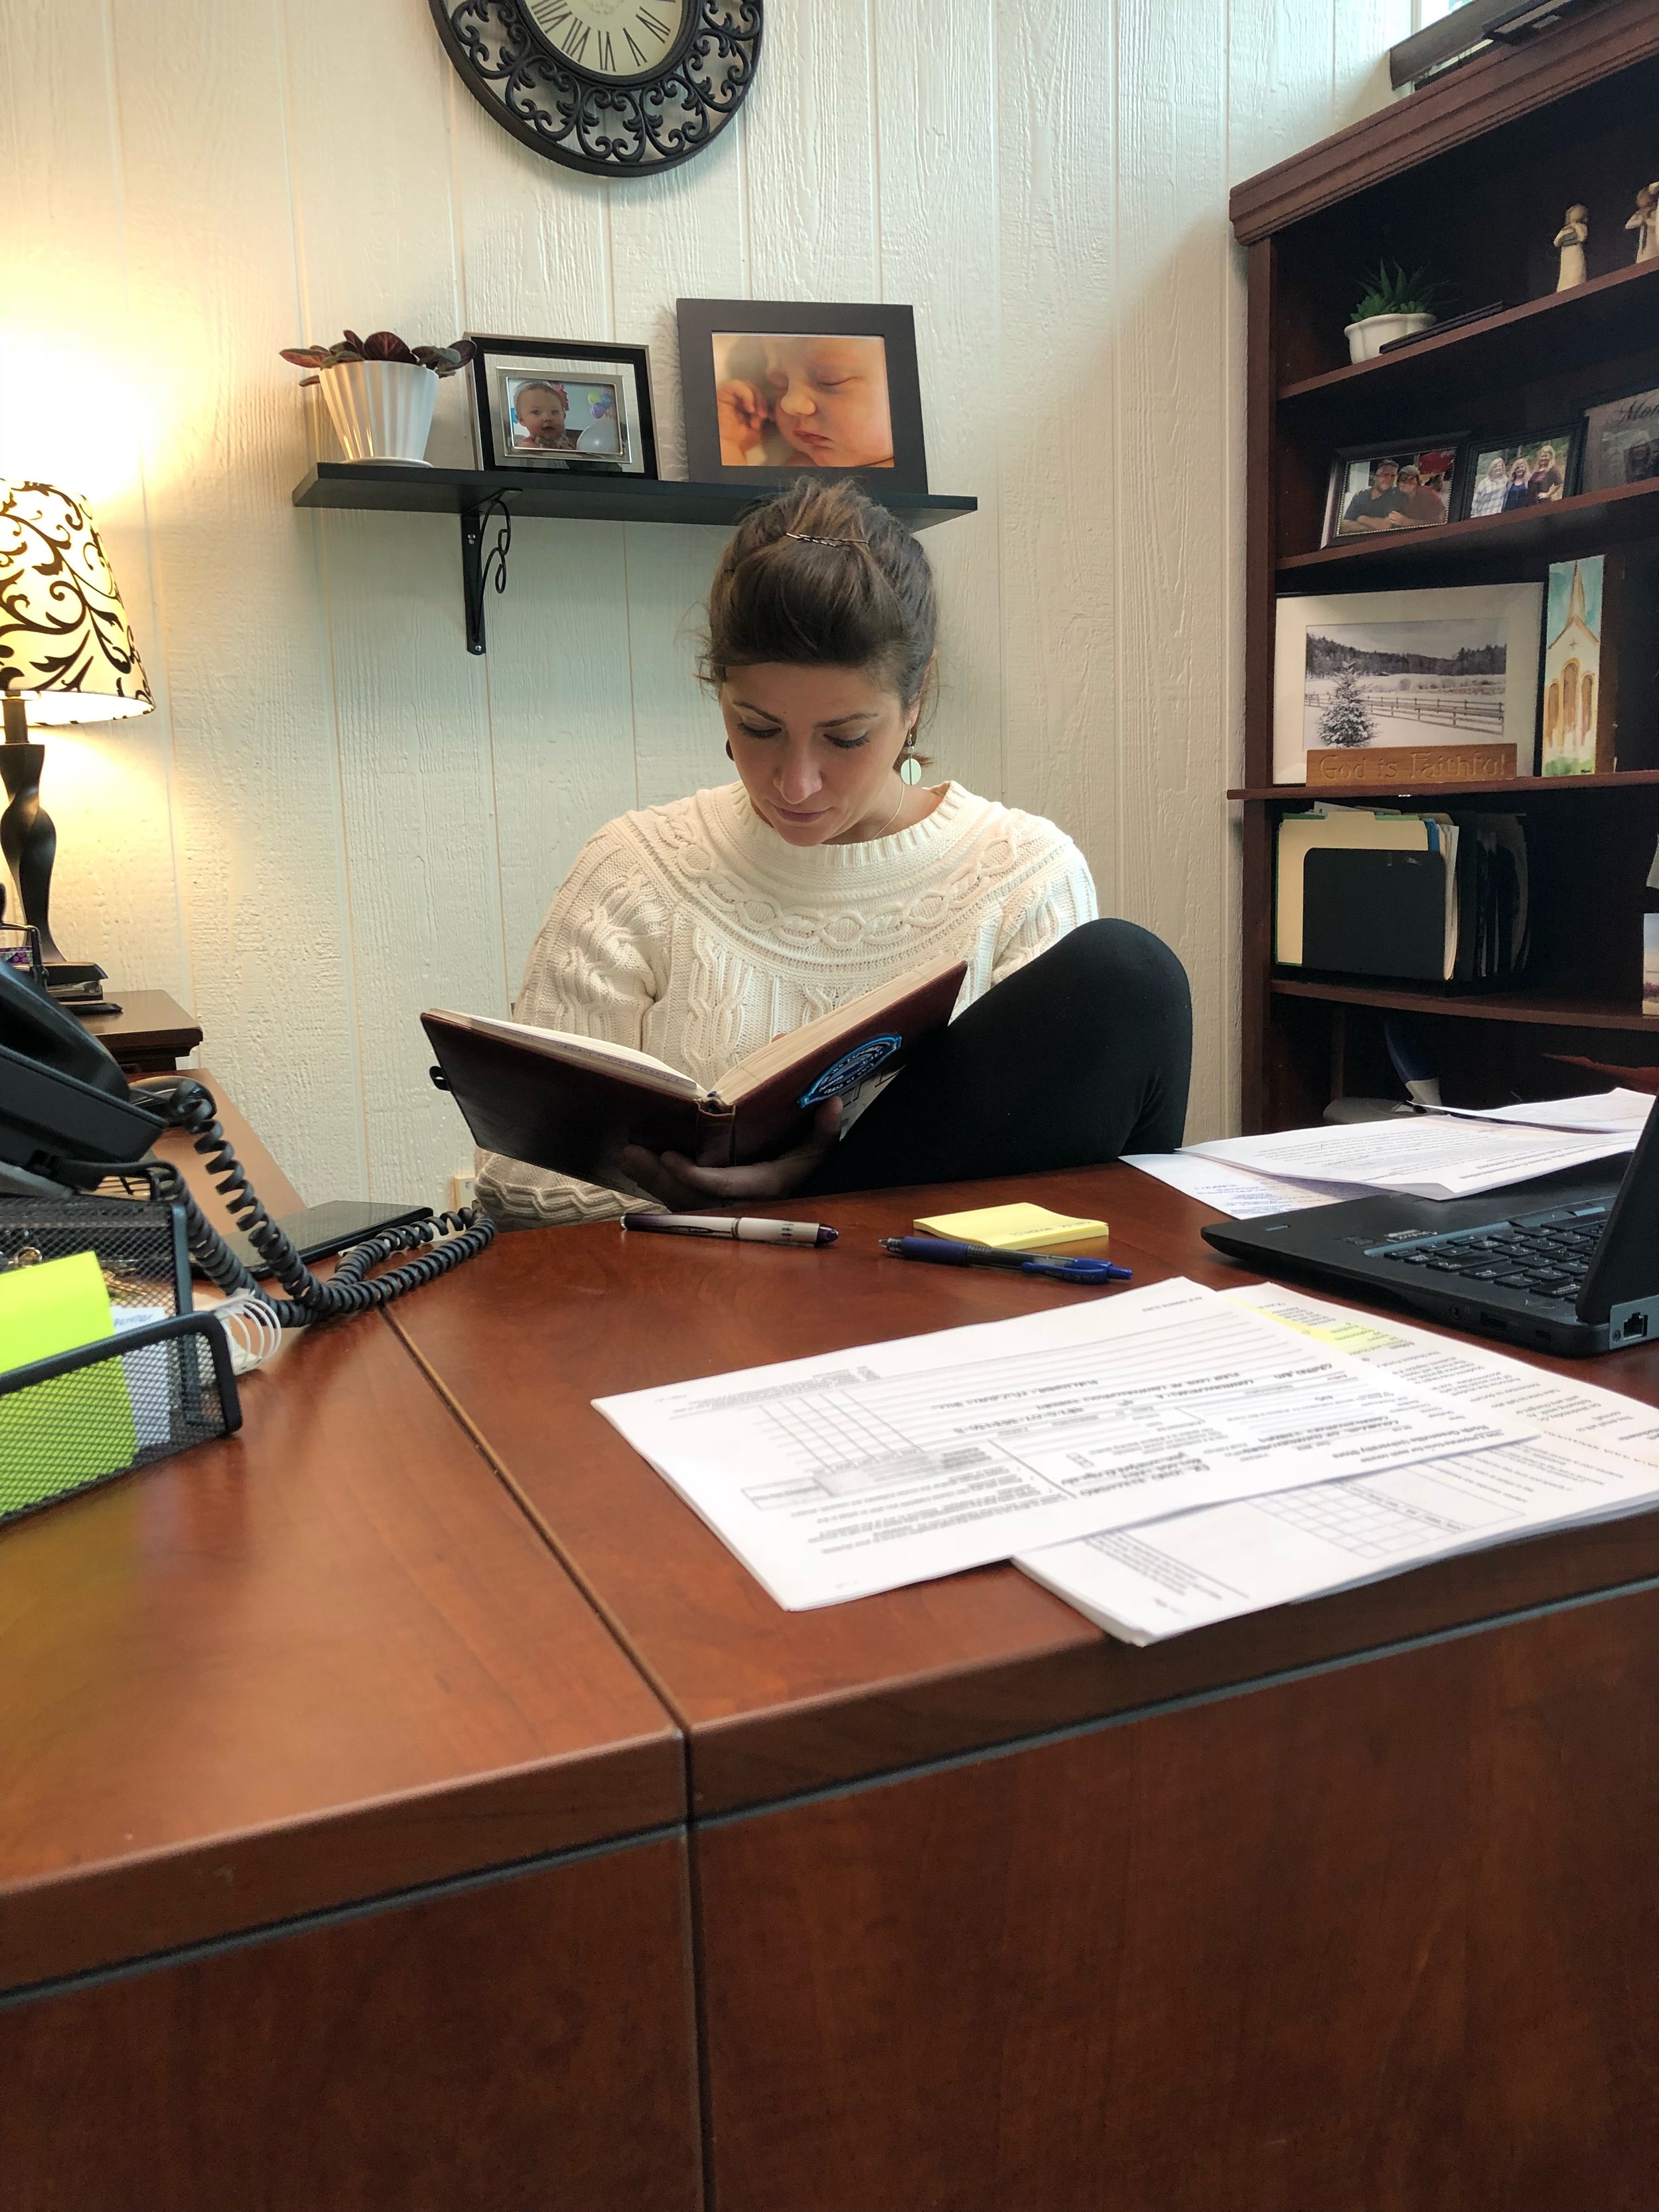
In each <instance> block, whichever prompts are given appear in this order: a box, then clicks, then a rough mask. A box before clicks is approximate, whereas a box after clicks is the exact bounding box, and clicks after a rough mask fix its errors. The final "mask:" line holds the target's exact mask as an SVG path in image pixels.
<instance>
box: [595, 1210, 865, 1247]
mask: <svg viewBox="0 0 1659 2212" xmlns="http://www.w3.org/2000/svg"><path fill="white" fill-rule="evenodd" d="M622 1225H623V1228H624V1229H653V1230H657V1231H659V1232H660V1233H661V1234H662V1235H664V1236H665V1237H729V1238H735V1239H736V1240H737V1242H738V1243H740V1244H833V1243H835V1241H836V1231H834V1230H833V1229H826V1228H825V1227H824V1226H823V1223H822V1222H818V1221H763V1220H759V1219H757V1218H755V1217H754V1216H753V1215H751V1214H746V1213H740V1214H726V1213H624V1214H623V1218H622Z"/></svg>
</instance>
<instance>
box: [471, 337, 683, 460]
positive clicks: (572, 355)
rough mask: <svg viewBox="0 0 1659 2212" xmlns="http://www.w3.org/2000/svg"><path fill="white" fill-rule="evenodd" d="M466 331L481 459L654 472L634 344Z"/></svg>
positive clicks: (640, 361)
mask: <svg viewBox="0 0 1659 2212" xmlns="http://www.w3.org/2000/svg"><path fill="white" fill-rule="evenodd" d="M467 335H468V337H471V340H472V343H473V345H474V347H475V348H476V349H477V350H476V351H475V353H474V355H473V357H472V359H471V362H469V363H468V365H467V374H468V376H469V377H470V379H471V386H472V440H473V444H474V447H476V449H477V459H478V465H479V467H480V468H483V469H528V470H546V469H552V470H560V469H566V470H575V471H593V472H594V473H596V474H599V475H605V476H634V477H654V476H655V475H656V473H657V441H656V432H655V425H654V423H653V418H652V412H651V374H650V367H649V362H648V361H647V355H646V349H645V348H644V347H643V346H619V345H607V344H604V343H599V341H597V340H593V339H586V338H512V337H479V336H477V335H476V334H475V333H474V332H472V331H468V333H467Z"/></svg>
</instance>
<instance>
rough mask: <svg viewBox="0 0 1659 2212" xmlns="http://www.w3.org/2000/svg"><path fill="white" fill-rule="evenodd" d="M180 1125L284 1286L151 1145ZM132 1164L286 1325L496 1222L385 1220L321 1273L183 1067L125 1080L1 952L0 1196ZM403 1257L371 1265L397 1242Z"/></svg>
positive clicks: (216, 1276) (213, 1259)
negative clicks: (278, 1218) (276, 1217)
mask: <svg viewBox="0 0 1659 2212" xmlns="http://www.w3.org/2000/svg"><path fill="white" fill-rule="evenodd" d="M167 1128H178V1129H183V1130H185V1132H186V1133H187V1134H188V1135H189V1136H190V1138H191V1140H192V1142H193V1143H194V1145H195V1148H196V1150H197V1152H199V1153H200V1154H201V1155H202V1157H203V1158H204V1159H205V1160H206V1161H207V1163H208V1171H209V1174H210V1176H211V1178H212V1180H213V1182H214V1184H215V1186H216V1188H217V1189H218V1190H219V1192H220V1193H221V1194H222V1196H223V1198H224V1200H225V1201H226V1204H227V1205H228V1207H229V1209H230V1211H231V1212H232V1213H233V1214H234V1217H235V1219H236V1225H237V1227H238V1229H239V1230H240V1232H241V1234H242V1235H243V1236H245V1237H246V1238H247V1240H248V1242H249V1243H251V1244H252V1247H253V1249H254V1250H255V1251H256V1252H257V1253H258V1255H259V1257H260V1259H261V1260H262V1261H264V1264H265V1266H266V1267H268V1268H269V1270H270V1273H271V1274H273V1275H274V1276H275V1277H276V1281H277V1282H278V1283H280V1285H282V1289H283V1292H285V1293H286V1295H285V1296H282V1297H278V1296H276V1295H275V1294H274V1292H273V1291H272V1289H271V1287H270V1285H269V1284H268V1283H266V1284H256V1282H255V1281H254V1279H253V1277H252V1275H251V1274H250V1273H249V1272H248V1270H247V1269H246V1267H244V1266H243V1264H242V1262H241V1261H240V1260H239V1259H238V1258H237V1256H236V1255H235V1254H234V1252H233V1251H232V1250H231V1249H229V1247H228V1245H227V1244H226V1243H225V1241H224V1239H223V1237H221V1236H220V1235H219V1232H218V1231H217V1230H216V1229H215V1228H214V1227H213V1225H212V1224H211V1223H210V1221H209V1220H208V1219H207V1218H206V1216H205V1215H204V1213H203V1212H202V1210H201V1208H200V1207H199V1206H197V1203H196V1200H195V1199H194V1198H193V1197H192V1196H191V1193H190V1191H189V1188H187V1186H186V1185H185V1182H184V1179H183V1178H182V1176H179V1172H178V1170H176V1169H175V1168H173V1167H172V1166H170V1165H168V1164H166V1163H165V1162H162V1161H159V1160H156V1159H155V1158H153V1157H152V1147H153V1146H154V1145H155V1139H156V1138H157V1137H159V1136H160V1135H161V1133H162V1131H163V1130H164V1129H167ZM140 1170H142V1172H143V1176H144V1177H145V1178H146V1180H147V1182H148V1184H149V1188H150V1189H152V1190H154V1191H155V1194H156V1195H158V1196H165V1197H167V1199H169V1200H172V1201H173V1203H175V1204H177V1205H179V1206H181V1207H182V1208H183V1210H184V1216H185V1234H186V1236H187V1237H188V1239H189V1243H190V1250H191V1258H192V1259H193V1260H194V1261H196V1263H197V1266H198V1267H200V1269H201V1271H202V1273H204V1274H205V1275H206V1276H207V1277H208V1278H209V1279H210V1281H212V1282H214V1283H216V1284H217V1285H218V1286H219V1288H220V1289H221V1290H222V1291H227V1292H232V1293H234V1292H235V1291H257V1292H258V1296H259V1297H261V1298H263V1299H264V1302H265V1303H266V1304H268V1305H270V1307H271V1308H272V1309H273V1310H274V1311H275V1312H276V1316H277V1317H278V1319H279V1320H280V1321H281V1322H283V1326H284V1327H285V1328H297V1327H300V1326H301V1325H303V1324H304V1323H306V1322H313V1321H325V1320H328V1319H330V1318H331V1317H332V1316H335V1315H338V1314H349V1313H363V1312H367V1311H368V1310H370V1309H371V1308H373V1307H375V1306H383V1305H389V1304H391V1302H392V1299H393V1298H397V1297H402V1296H403V1295H404V1292H405V1291H412V1290H416V1289H418V1288H419V1286H420V1285H422V1283H429V1282H433V1281H435V1280H436V1279H437V1278H438V1277H439V1276H440V1275H445V1274H447V1273H449V1271H450V1269H451V1268H452V1267H459V1266H460V1264H461V1262H462V1261H464V1260H471V1259H472V1258H473V1257H475V1255H477V1254H478V1253H480V1252H482V1251H483V1249H484V1248H485V1246H486V1245H488V1244H489V1243H490V1241H491V1239H492V1238H493V1237H494V1236H495V1223H494V1222H493V1221H491V1220H490V1219H489V1217H488V1216H487V1215H481V1214H480V1213H479V1212H477V1209H476V1208H474V1207H471V1206H469V1207H465V1208H464V1209H463V1210H462V1211H461V1212H459V1213H445V1214H440V1215H438V1216H437V1217H436V1218H434V1219H429V1220H424V1221H417V1222H412V1223H410V1224H408V1225H404V1226H402V1227H394V1228H388V1229H386V1230H383V1231H381V1232H380V1234H379V1235H376V1236H373V1237H369V1238H368V1241H367V1242H366V1243H362V1244H358V1245H356V1246H354V1247H353V1248H352V1249H350V1250H349V1251H348V1252H347V1253H346V1254H345V1255H344V1256H343V1259H342V1260H341V1261H340V1263H339V1265H338V1267H337V1268H336V1269H335V1271H334V1273H333V1274H332V1276H331V1278H330V1279H328V1280H327V1281H326V1282H321V1281H319V1279H317V1277H316V1276H315V1275H313V1273H311V1270H310V1269H309V1268H308V1267H307V1266H306V1264H305V1261H303V1260H302V1259H301V1256H300V1255H299V1253H298V1252H297V1251H295V1248H294V1246H293V1244H292V1243H290V1242H289V1238H288V1237H286V1236H285V1235H284V1234H283V1231H282V1230H281V1229H280V1228H279V1227H278V1226H277V1225H276V1223H275V1222H274V1221H272V1219H271V1218H270V1215H269V1214H268V1213H267V1212H265V1210H264V1206H261V1205H260V1203H259V1200H258V1198H257V1197H256V1196H255V1194H254V1193H253V1191H252V1189H251V1188H250V1187H249V1185H248V1182H247V1179H246V1176H244V1175H243V1173H242V1170H241V1167H240V1164H239V1163H238V1161H237V1158H236V1155H235V1153H234V1152H233V1150H232V1149H231V1146H230V1145H229V1143H228V1141H227V1139H226V1137H225V1133H224V1132H223V1130H222V1128H221V1127H220V1126H219V1121H218V1108H217V1105H216V1103H215V1101H214V1097H213V1094H212V1092H211V1091H209V1090H208V1088H207V1086H206V1085H204V1084H203V1083H201V1082H198V1081H197V1079H196V1078H195V1077H194V1076H192V1075H189V1074H182V1073H181V1074H178V1075H160V1076H149V1077H143V1078H140V1079H138V1080H137V1082H133V1083H129V1081H128V1080H127V1079H126V1077H125V1075H124V1074H123V1073H122V1072H121V1070H120V1068H119V1067H118V1066H117V1065H116V1063H115V1061H114V1060H113V1059H112V1056H111V1054H109V1053H108V1052H107V1051H106V1049H105V1048H104V1047H103V1045H102V1044H101V1043H100V1042H99V1040H98V1039H97V1038H96V1037H95V1036H92V1035H91V1034H90V1033H89V1032H88V1030H85V1029H83V1028H82V1026H81V1024H79V1023H78V1022H77V1021H76V1018H75V1017H74V1015H73V1014H70V1013H67V1012H64V1009H63V1008H62V1007H61V1006H56V1005H54V1004H53V1002H52V1000H51V999H50V998H49V997H48V996H47V995H46V993H45V992H44V991H42V990H41V989H40V987H38V986H37V985H36V984H34V983H33V982H32V981H30V980H29V979H28V978H27V977H26V976H25V975H22V974H21V972H20V971H19V970H18V969H15V968H11V967H9V966H8V965H6V964H5V963H3V962H0V1194H3V1195H9V1196H15V1197H37V1198H47V1197H50V1198H62V1197H63V1196H64V1194H65V1193H66V1192H76V1191H87V1190H92V1189H94V1188H96V1187H97V1186H98V1185H99V1184H100V1183H101V1182H105V1181H106V1180H107V1179H108V1178H109V1177H111V1176H120V1175H122V1174H124V1173H125V1174H136V1173H137V1172H139V1171H140ZM404 1252H406V1253H410V1254H412V1255H415V1256H413V1257H412V1258H410V1259H409V1260H407V1261H404V1263H403V1264H402V1265H401V1266H398V1267H393V1268H392V1269H391V1270H390V1271H389V1272H388V1273H384V1274H374V1275H371V1274H370V1273H369V1270H370V1269H371V1268H374V1267H380V1265H381V1263H382V1262H383V1261H386V1260H389V1259H391V1258H392V1257H393V1255H396V1254H398V1253H404Z"/></svg>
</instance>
